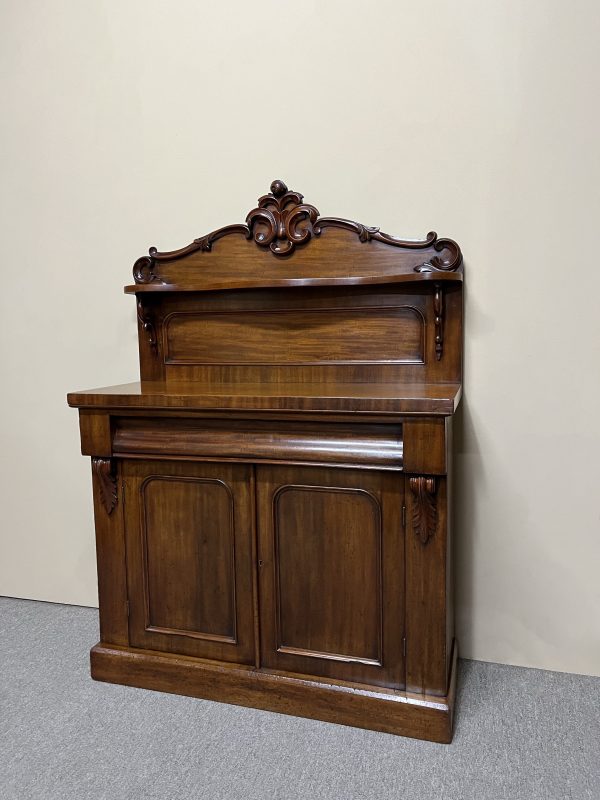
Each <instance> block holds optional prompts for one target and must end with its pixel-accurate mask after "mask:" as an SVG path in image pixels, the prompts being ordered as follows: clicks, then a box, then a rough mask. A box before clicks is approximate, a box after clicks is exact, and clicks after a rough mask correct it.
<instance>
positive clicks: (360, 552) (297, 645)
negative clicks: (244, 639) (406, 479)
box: [257, 466, 404, 689]
mask: <svg viewBox="0 0 600 800" xmlns="http://www.w3.org/2000/svg"><path fill="white" fill-rule="evenodd" d="M402 484H403V480H402V477H401V476H399V475H397V474H394V473H392V474H382V473H379V472H367V471H365V470H359V469H357V470H345V469H344V470H341V469H330V468H327V469H324V468H321V469H317V468H311V467H278V466H269V467H266V466H261V467H259V468H257V487H258V498H257V501H258V505H257V510H258V517H257V519H258V531H259V549H258V553H259V562H258V563H259V570H258V574H259V586H260V597H261V665H263V666H266V667H270V668H272V669H281V670H287V671H289V672H299V673H304V674H314V675H322V676H326V677H331V678H340V679H346V680H352V681H357V682H359V683H368V684H371V685H374V686H389V687H391V688H395V689H402V688H404V659H403V644H404V625H403V620H404V586H403V583H404V534H403V530H402V528H401V525H399V522H400V520H401V518H402V504H403V493H402Z"/></svg>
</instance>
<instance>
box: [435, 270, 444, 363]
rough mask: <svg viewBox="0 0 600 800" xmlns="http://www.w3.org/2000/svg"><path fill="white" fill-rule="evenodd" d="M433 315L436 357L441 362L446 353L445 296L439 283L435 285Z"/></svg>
mask: <svg viewBox="0 0 600 800" xmlns="http://www.w3.org/2000/svg"><path fill="white" fill-rule="evenodd" d="M433 315H434V323H435V357H436V358H437V360H438V361H439V360H440V359H441V357H442V353H443V352H444V294H443V289H442V287H441V284H439V283H436V284H435V292H434V295H433Z"/></svg>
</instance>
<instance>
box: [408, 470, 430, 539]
mask: <svg viewBox="0 0 600 800" xmlns="http://www.w3.org/2000/svg"><path fill="white" fill-rule="evenodd" d="M409 487H410V490H411V492H412V493H413V495H414V499H413V503H412V527H413V531H414V533H415V535H416V536H417V538H418V539H419V541H420V542H421V544H422V545H423V546H425V545H426V544H427V542H428V541H429V540H430V539H431V537H432V536H433V534H434V533H435V529H436V526H437V501H436V496H435V494H436V490H437V485H436V480H435V478H426V477H423V476H419V477H417V478H410V480H409Z"/></svg>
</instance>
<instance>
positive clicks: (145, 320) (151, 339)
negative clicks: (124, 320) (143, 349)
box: [137, 297, 158, 353]
mask: <svg viewBox="0 0 600 800" xmlns="http://www.w3.org/2000/svg"><path fill="white" fill-rule="evenodd" d="M137 318H138V320H139V322H140V325H141V326H142V328H143V329H144V332H145V334H146V339H147V341H148V344H149V345H150V347H151V349H152V352H153V353H156V352H157V351H158V340H157V338H156V327H155V325H154V321H153V319H152V317H151V316H150V313H149V312H148V309H147V308H146V307H145V306H144V304H143V303H142V301H141V299H140V298H139V297H138V299H137Z"/></svg>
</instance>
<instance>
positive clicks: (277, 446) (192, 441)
mask: <svg viewBox="0 0 600 800" xmlns="http://www.w3.org/2000/svg"><path fill="white" fill-rule="evenodd" d="M113 430H114V434H113V448H112V449H113V453H114V454H115V455H123V456H125V455H127V456H144V455H148V456H153V457H156V456H163V457H184V458H185V457H188V458H189V457H198V458H215V459H235V460H238V461H264V462H286V463H291V462H310V463H324V464H340V465H346V464H347V465H359V466H364V467H370V468H376V469H393V470H401V469H402V453H403V443H402V426H401V425H348V424H323V425H320V424H318V423H312V424H307V423H292V422H278V423H270V422H245V421H239V420H238V421H231V422H227V423H225V422H220V421H215V420H194V421H190V420H180V419H173V418H144V419H140V418H136V417H117V418H116V419H115V420H114V429H113Z"/></svg>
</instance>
